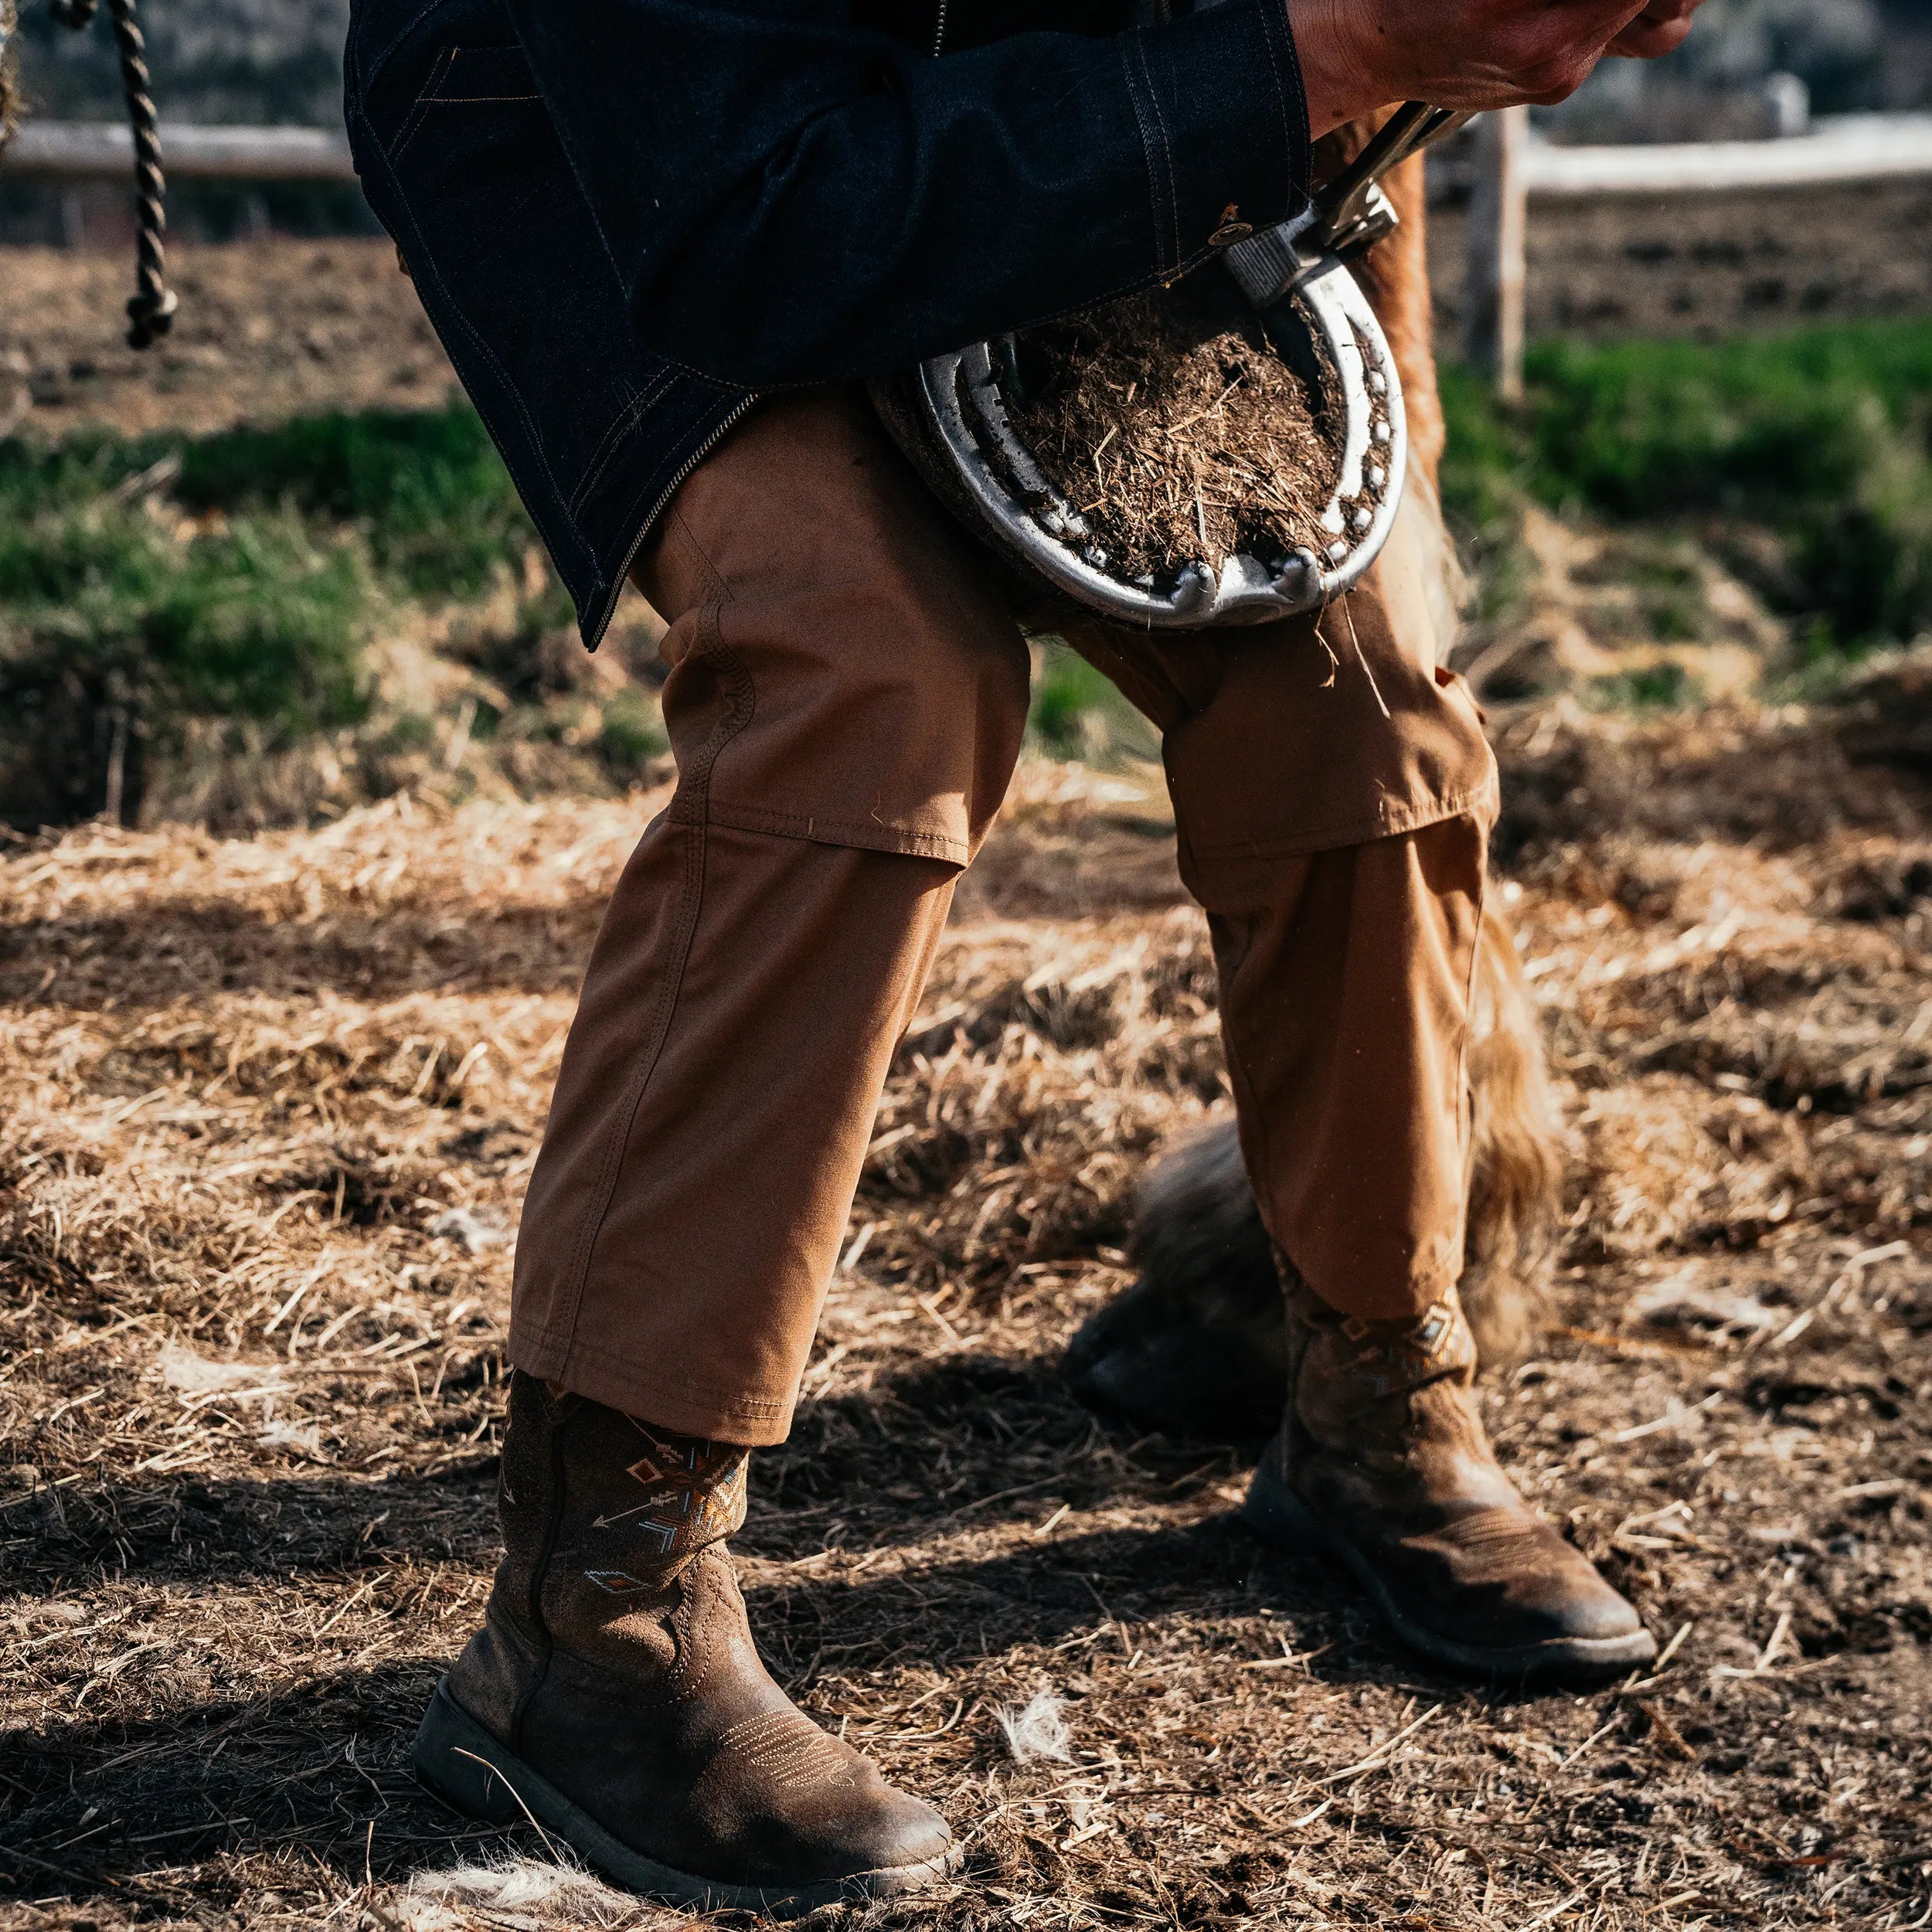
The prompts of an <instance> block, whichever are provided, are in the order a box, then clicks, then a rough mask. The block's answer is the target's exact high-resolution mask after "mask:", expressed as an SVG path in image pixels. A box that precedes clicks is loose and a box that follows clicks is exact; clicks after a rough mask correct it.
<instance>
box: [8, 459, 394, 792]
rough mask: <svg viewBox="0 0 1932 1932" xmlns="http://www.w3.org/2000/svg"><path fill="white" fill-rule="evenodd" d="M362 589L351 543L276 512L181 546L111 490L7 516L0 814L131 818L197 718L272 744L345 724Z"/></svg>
mask: <svg viewBox="0 0 1932 1932" xmlns="http://www.w3.org/2000/svg"><path fill="white" fill-rule="evenodd" d="M368 594H369V583H368V579H367V573H366V569H365V567H364V566H363V564H362V561H361V559H360V556H359V554H358V553H357V552H356V551H355V549H353V548H352V547H350V546H346V545H343V544H340V543H338V544H334V545H328V546H322V545H318V544H317V543H315V541H314V540H313V539H311V537H310V536H309V535H308V532H306V531H305V530H304V529H303V527H302V526H301V523H300V522H298V521H297V520H296V519H294V518H293V517H291V516H288V515H284V514H268V515H260V516H256V517H248V518H242V519H237V520H236V522H234V523H233V524H232V525H230V526H228V527H227V528H226V529H217V530H215V531H212V532H209V533H208V534H206V535H202V536H192V537H190V538H189V539H187V540H185V541H182V540H181V539H178V538H177V537H176V536H175V535H174V534H173V532H172V531H171V530H169V529H167V528H166V527H165V526H164V525H163V524H162V523H161V522H159V521H158V520H157V519H155V518H154V517H152V516H150V515H148V514H147V513H146V512H145V511H142V510H141V509H137V508H134V507H131V506H130V505H126V504H123V503H121V502H117V501H116V500H115V499H114V498H112V497H111V496H107V497H97V498H95V500H94V501H93V502H90V503H83V504H80V505H75V504H73V503H72V502H57V503H56V505H54V506H53V507H50V508H46V509H42V510H41V511H40V512H39V514H37V515H28V516H26V517H24V518H19V519H15V518H12V517H8V516H5V515H0V720H4V723H0V817H4V818H7V819H9V820H10V821H13V822H16V823H19V822H26V823H46V822H53V821H59V820H60V819H62V818H70V817H73V816H83V815H87V813H90V812H92V811H98V810H100V808H101V806H102V804H104V802H105V801H107V800H108V799H109V798H118V800H119V801H120V803H121V808H122V810H123V811H124V813H125V814H126V815H130V816H131V815H132V814H133V813H134V811H135V810H136V809H137V808H138V800H139V790H140V784H139V770H140V767H141V764H142V763H143V762H144V761H145V759H146V758H147V757H148V755H149V754H150V753H152V752H153V751H154V750H157V749H163V748H165V747H166V746H167V745H168V743H170V742H171V740H173V739H174V738H175V737H176V736H179V730H180V728H181V726H182V724H183V723H184V722H185V720H187V719H191V718H197V717H202V718H223V719H241V720H247V721H248V722H249V723H251V724H252V725H253V726H257V727H258V728H259V729H258V730H257V734H256V735H257V737H258V738H262V739H264V740H266V741H267V742H270V743H277V742H280V743H288V742H293V741H294V740H297V739H299V738H301V737H303V736H306V735H308V734H310V733H314V732H316V731H318V730H329V729H332V728H334V727H335V726H338V725H342V724H345V723H352V722H353V721H354V720H355V719H356V718H358V717H359V716H361V715H362V712H363V710H364V709H365V706H366V698H365V694H364V691H363V686H362V672H361V654H362V641H363V633H364V623H365V613H366V604H367V599H368ZM130 746H131V747H133V750H134V760H135V763H134V766H133V767H129V766H128V764H127V758H128V747H130ZM110 773H112V774H113V775H112V776H110Z"/></svg>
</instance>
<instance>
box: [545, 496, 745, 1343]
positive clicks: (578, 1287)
mask: <svg viewBox="0 0 1932 1932" xmlns="http://www.w3.org/2000/svg"><path fill="white" fill-rule="evenodd" d="M688 534H689V532H688V531H687V535H688ZM699 556H700V557H703V553H702V550H700V551H699ZM704 561H705V563H706V567H707V569H709V559H708V558H706V559H704ZM711 575H712V576H713V579H714V580H716V572H715V570H713V571H712V572H711ZM727 595H728V593H727ZM720 608H721V604H719V603H717V602H713V603H709V604H706V605H705V606H704V607H703V609H702V611H701V612H700V613H699V621H698V622H699V642H698V643H697V644H696V645H695V646H694V647H693V652H692V655H702V656H705V657H707V658H710V659H712V660H713V662H715V664H716V668H717V670H718V672H719V676H720V677H721V678H722V679H723V681H724V682H725V684H726V688H727V689H728V690H729V691H730V695H731V706H730V709H729V710H728V711H727V712H726V714H725V716H723V718H722V719H719V723H718V724H717V726H716V729H715V730H713V732H712V733H711V736H709V738H707V739H706V740H705V742H704V743H703V745H702V747H700V748H699V750H698V752H697V753H696V756H695V757H693V758H692V761H691V768H690V770H689V772H687V773H686V774H685V775H684V776H683V777H682V779H681V780H680V781H679V786H678V791H679V794H683V793H684V792H685V791H686V790H687V789H688V790H689V791H692V793H693V794H696V797H695V804H694V807H693V808H692V810H691V811H685V812H681V811H677V810H676V809H675V805H676V801H675V800H674V801H673V811H672V812H671V813H670V814H668V815H667V817H668V821H669V822H670V823H672V824H673V825H679V826H680V827H681V828H682V829H683V830H684V832H685V835H686V843H685V877H684V890H683V893H682V897H681V899H680V900H679V907H678V923H677V927H676V930H675V937H674V940H673V942H672V947H671V953H672V967H671V970H670V971H669V973H668V975H667V977H666V979H665V985H664V990H663V991H662V993H661V994H660V995H658V1002H657V1005H656V1007H655V1010H654V1011H653V1012H652V1014H651V1025H650V1028H649V1030H648V1033H647V1035H646V1036H645V1037H646V1040H647V1045H646V1046H645V1052H644V1053H643V1055H642V1056H641V1063H640V1064H639V1066H638V1069H637V1070H636V1072H635V1073H634V1075H633V1076H632V1078H631V1086H630V1089H629V1090H628V1092H627V1093H626V1094H625V1095H624V1100H623V1101H622V1103H621V1104H620V1105H619V1107H617V1109H616V1111H615V1113H614V1116H613V1117H612V1120H611V1125H610V1128H608V1130H607V1132H606V1134H605V1138H604V1146H603V1148H602V1150H601V1151H600V1154H599V1155H598V1160H597V1175H596V1179H595V1180H594V1182H593V1183H592V1186H591V1194H590V1204H589V1206H587V1208H586V1209H585V1212H584V1217H583V1225H582V1226H581V1228H580V1230H579V1233H578V1236H577V1245H576V1249H575V1251H574V1253H573V1255H572V1257H571V1260H570V1274H569V1275H568V1277H566V1283H567V1285H566V1291H565V1292H566V1299H567V1306H568V1309H569V1313H568V1315H566V1318H565V1321H564V1322H563V1327H564V1328H565V1331H566V1332H567V1333H568V1335H570V1338H571V1344H572V1345H574V1343H575V1340H576V1335H577V1321H578V1318H579V1316H580V1313H581V1311H582V1309H583V1291H584V1287H585V1285H586V1284H587V1281H588V1280H589V1278H590V1261H591V1257H592V1256H593V1255H594V1253H595V1252H596V1249H597V1236H598V1235H599V1234H600V1233H602V1232H603V1230H604V1221H605V1219H606V1217H607V1216H608V1215H609V1213H610V1212H611V1200H612V1198H613V1197H614V1196H615V1194H616V1192H617V1178H618V1176H619V1175H620V1174H621V1172H622V1171H623V1167H624V1148H626V1147H627V1146H628V1145H629V1143H630V1139H631V1130H632V1129H633V1128H634V1126H635V1125H636V1124H637V1117H638V1109H639V1108H640V1107H641V1106H642V1105H643V1104H644V1096H645V1091H646V1090H647V1089H648V1087H649V1086H650V1083H651V1075H652V1074H653V1073H655V1072H656V1070H657V1066H658V1060H659V1059H660V1058H661V1057H662V1054H663V1052H664V1045H665V1041H666V1040H667V1039H668V1038H669V1037H670V1033H671V1022H672V1019H673V1017H674V1016H675V1013H676V1011H677V1005H678V1000H679V995H681V994H682V992H683V989H684V974H685V966H686V964H688V963H689V959H690V955H691V944H692V940H693V939H694V938H695V937H696V934H697V929H698V916H699V912H700V910H701V909H702V903H703V898H704V867H705V858H706V832H707V830H708V820H707V818H706V801H707V800H708V798H709V793H710V789H711V773H712V768H713V766H714V765H715V764H716V762H717V759H718V757H719V753H721V752H722V751H723V750H724V748H725V747H726V745H728V744H729V743H730V742H731V740H733V738H735V737H736V736H737V735H738V734H739V733H740V732H741V731H742V730H744V728H745V726H747V725H748V724H749V723H750V722H751V717H752V713H753V709H754V707H755V696H754V692H753V686H752V680H751V675H750V672H748V671H747V670H746V668H745V667H744V665H743V663H742V662H740V660H739V659H738V658H736V656H734V655H733V653H732V652H730V651H728V650H726V648H725V647H724V645H723V642H722V641H721V639H720V638H719V625H718V617H719V610H720Z"/></svg>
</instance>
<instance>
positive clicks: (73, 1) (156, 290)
mask: <svg viewBox="0 0 1932 1932" xmlns="http://www.w3.org/2000/svg"><path fill="white" fill-rule="evenodd" d="M7 5H9V0H0V7H5V6H7ZM48 10H49V12H51V13H52V14H53V17H54V19H55V22H56V23H57V24H58V25H59V26H63V27H70V28H71V29H73V31H74V32H77V33H78V32H82V31H83V29H86V28H87V27H90V26H92V25H93V24H94V16H95V15H96V14H97V12H99V10H100V0H49V8H48ZM108 13H109V17H110V19H111V21H112V22H113V26H114V50H115V52H116V53H117V54H118V55H119V56H120V59H121V93H122V94H123V96H124V97H125V98H126V100H127V103H128V131H129V132H130V133H131V134H132V135H133V137H134V210H135V216H136V233H135V240H134V293H133V294H131V295H130V296H129V297H128V347H129V348H131V349H146V348H148V346H149V345H151V343H152V342H155V339H156V338H158V337H160V336H162V335H166V334H167V333H168V329H169V328H170V327H172V325H173V322H174V319H175V293H174V291H173V290H172V289H171V288H170V287H168V251H167V247H166V245H165V238H166V236H167V233H168V181H167V177H166V176H165V175H164V174H163V173H162V166H161V132H160V129H159V127H158V124H157V117H156V115H155V101H154V96H153V95H152V94H150V93H149V92H148V87H149V85H150V82H149V79H148V43H147V42H146V41H145V39H143V38H142V37H141V25H140V22H138V20H136V19H135V18H134V0H108Z"/></svg>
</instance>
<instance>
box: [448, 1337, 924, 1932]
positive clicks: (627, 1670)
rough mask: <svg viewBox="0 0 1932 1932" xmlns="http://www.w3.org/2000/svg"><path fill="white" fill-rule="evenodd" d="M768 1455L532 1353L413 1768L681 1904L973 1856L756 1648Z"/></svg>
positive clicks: (455, 1797)
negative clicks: (755, 1586)
mask: <svg viewBox="0 0 1932 1932" xmlns="http://www.w3.org/2000/svg"><path fill="white" fill-rule="evenodd" d="M749 1454H750V1452H749V1451H747V1450H743V1449H740V1448H735V1447H732V1446H730V1444H723V1443H712V1442H705V1441H702V1440H696V1439H694V1438H692V1437H688V1436H673V1435H669V1434H665V1433H664V1432H662V1431H661V1430H655V1429H651V1428H648V1427H645V1425H644V1424H643V1423H639V1422H635V1421H633V1420H631V1417H628V1416H625V1415H622V1414H621V1413H618V1412H617V1410H614V1409H606V1408H604V1407H602V1406H600V1405H599V1404H598V1403H594V1402H590V1401H587V1400H584V1399H583V1397H581V1396H573V1395H567V1394H563V1393H553V1391H552V1390H550V1389H549V1388H548V1387H547V1386H546V1385H545V1384H544V1383H543V1382H541V1381H539V1380H538V1379H536V1377H534V1376H527V1375H524V1374H522V1373H521V1372H519V1373H518V1374H517V1375H515V1376H513V1377H512V1380H511V1384H510V1417H509V1430H508V1432H507V1434H506V1435H505V1440H504V1445H503V1465H502V1481H501V1485H500V1489H499V1495H498V1506H499V1509H500V1510H501V1512H502V1522H503V1539H504V1543H505V1556H504V1559H503V1562H502V1565H501V1566H500V1567H499V1568H498V1570H497V1573H496V1582H495V1587H494V1588H493V1589H492V1591H491V1593H490V1600H489V1604H488V1607H487V1608H486V1610H485V1614H484V1623H483V1628H482V1629H481V1631H478V1633H477V1634H476V1635H475V1636H474V1638H471V1640H470V1643H469V1645H468V1648H467V1649H465V1650H464V1652H463V1654H462V1655H461V1657H459V1658H457V1660H456V1663H455V1665H454V1667H453V1668H452V1669H451V1672H450V1673H449V1675H447V1677H445V1678H444V1680H443V1682H441V1684H440V1685H438V1687H437V1692H436V1695H435V1697H434V1699H432V1700H431V1702H430V1708H429V1710H428V1713H427V1715H426V1716H424V1718H423V1725H422V1729H421V1730H420V1732H419V1733H417V1740H416V1766H417V1771H418V1772H419V1774H420V1775H421V1777H423V1780H424V1781H425V1782H426V1783H427V1784H429V1785H430V1787H431V1789H433V1790H434V1791H437V1793H438V1794H440V1795H441V1796H442V1797H444V1798H447V1800H448V1801H450V1802H451V1804H454V1805H455V1806H457V1808H458V1809H459V1810H461V1811H468V1812H469V1813H470V1814H471V1815H472V1816H474V1817H478V1818H487V1819H488V1820H490V1821H492V1822H493V1823H495V1824H500V1825H508V1824H511V1823H512V1822H514V1821H516V1820H517V1819H519V1818H522V1817H524V1816H526V1815H528V1816H529V1818H532V1819H533V1820H534V1821H535V1822H536V1824H537V1825H539V1827H541V1828H543V1830H545V1831H546V1832H552V1833H553V1834H555V1835H556V1836H557V1837H559V1838H563V1839H564V1840H565V1841H566V1842H568V1843H569V1844H570V1845H572V1846H573V1847H574V1848H575V1849H577V1851H578V1852H580V1853H581V1854H582V1855H583V1857H584V1858H585V1859H587V1860H588V1861H589V1862H590V1863H591V1864H592V1865H594V1866H596V1867H597V1869H598V1870H600V1871H601V1872H604V1874H605V1875H606V1876H608V1877H610V1878H611V1879H614V1880H615V1881H616V1882H617V1883H618V1884H620V1885H623V1886H628V1887H630V1888H631V1889H632V1890H634V1891H638V1892H644V1893H650V1894H651V1895H652V1896H656V1897H658V1898H662V1899H666V1900H671V1901H672V1902H673V1903H679V1904H692V1905H700V1906H707V1907H710V1908H713V1909H723V1908H733V1909H740V1910H757V1911H764V1912H772V1913H781V1914H787V1915H788V1914H790V1913H797V1912H804V1911H808V1910H811V1909H812V1908H813V1907H814V1906H819V1905H824V1904H828V1903H832V1902H833V1901H835V1900H841V1899H851V1900H857V1899H862V1898H878V1897H883V1896H886V1895H887V1894H889V1893H902V1892H906V1891H910V1890H912V1889H914V1888H915V1887H917V1886H921V1885H924V1884H927V1883H930V1882H931V1881H933V1880H934V1879H938V1878H940V1877H941V1876H944V1874H945V1873H946V1872H949V1871H950V1870H951V1869H952V1868H953V1866H954V1863H955V1862H956V1861H957V1850H956V1848H955V1847H954V1843H953V1839H952V1835H951V1832H949V1831H948V1830H947V1826H946V1821H945V1820H944V1818H941V1817H940V1815H939V1814H938V1813H937V1811H934V1810H933V1809H932V1808H931V1807H930V1806H929V1805H926V1804H921V1803H920V1801H918V1800H917V1798H908V1797H906V1795H905V1794H903V1792H900V1791H894V1790H893V1788H892V1787H891V1786H889V1784H886V1781H885V1780H884V1779H883V1778H882V1777H880V1776H879V1773H878V1771H877V1770H876V1769H875V1768H874V1767H873V1766H872V1764H870V1763H869V1761H868V1760H866V1759H865V1758H863V1757H861V1756H860V1755H859V1753H858V1752H857V1751H855V1750H852V1749H851V1748H849V1747H848V1746H847V1745H845V1743H842V1742H841V1741H840V1740H838V1738H835V1737H833V1736H830V1735H829V1734H828V1733H826V1732H825V1731H822V1730H820V1729H819V1728H818V1726H817V1725H816V1724H815V1723H813V1722H812V1721H811V1719H810V1718H808V1716H805V1714H804V1713H803V1712H802V1711H801V1710H800V1709H798V1708H797V1706H794V1704H793V1703H792V1702H791V1699H789V1698H787V1696H785V1694H784V1692H783V1691H781V1689H779V1688H778V1686H777V1685H776V1684H774V1682H772V1680H771V1679H770V1676H769V1675H767V1672H766V1671H765V1668H764V1665H763V1664H761V1663H760V1662H759V1659H758V1653H757V1649H756V1648H755V1647H754V1646H753V1642H752V1637H751V1631H750V1626H749V1625H748V1624H747V1622H746V1621H745V1607H744V1600H743V1597H741V1596H740V1594H739V1593H738V1585H737V1580H736V1576H735V1574H734V1573H733V1569H732V1565H731V1559H730V1556H729V1555H728V1554H727V1553H726V1549H725V1547H724V1539H725V1538H726V1536H730V1534H731V1533H732V1532H733V1531H734V1530H736V1529H737V1528H738V1527H739V1526H740V1524H741V1523H742V1522H743V1521H744V1513H745V1474H746V1463H747V1458H748V1456H749Z"/></svg>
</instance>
